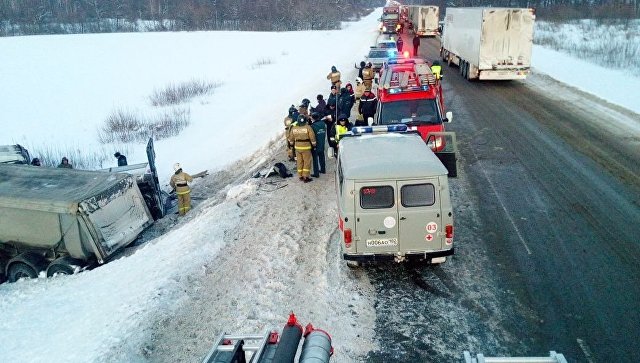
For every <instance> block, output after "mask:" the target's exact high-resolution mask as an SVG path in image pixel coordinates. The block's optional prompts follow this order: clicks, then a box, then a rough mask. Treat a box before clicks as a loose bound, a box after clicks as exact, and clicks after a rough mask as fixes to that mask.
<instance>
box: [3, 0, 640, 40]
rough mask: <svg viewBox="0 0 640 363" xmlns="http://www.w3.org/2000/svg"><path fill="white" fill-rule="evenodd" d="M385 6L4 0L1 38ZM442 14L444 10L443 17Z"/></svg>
mask: <svg viewBox="0 0 640 363" xmlns="http://www.w3.org/2000/svg"><path fill="white" fill-rule="evenodd" d="M385 2H386V1H384V0H327V1H318V0H0V36H6V35H24V34H57V33H95V32H122V31H143V30H152V31H168V30H171V31H178V30H250V31H288V30H311V29H337V28H339V27H340V22H341V21H345V20H350V19H358V18H359V17H360V16H362V15H364V14H366V13H368V11H370V10H371V8H373V7H378V6H383V5H384V4H385ZM401 2H402V3H403V4H414V5H421V4H422V5H439V6H440V7H441V8H442V9H444V8H445V7H447V6H505V7H535V8H536V9H537V14H538V16H539V18H541V19H549V20H566V19H573V18H596V19H603V18H636V17H638V16H639V15H640V0H502V1H481V0H448V1H444V0H423V1H401ZM442 13H444V11H443V12H442Z"/></svg>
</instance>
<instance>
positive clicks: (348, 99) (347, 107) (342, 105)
mask: <svg viewBox="0 0 640 363" xmlns="http://www.w3.org/2000/svg"><path fill="white" fill-rule="evenodd" d="M354 103H355V96H353V95H352V94H350V93H349V91H347V89H346V88H343V91H342V92H340V97H338V114H341V113H343V114H345V115H347V117H349V116H350V115H351V107H353V104H354Z"/></svg>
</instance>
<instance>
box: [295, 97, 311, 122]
mask: <svg viewBox="0 0 640 363" xmlns="http://www.w3.org/2000/svg"><path fill="white" fill-rule="evenodd" d="M310 103H311V101H309V99H308V98H305V99H303V100H302V102H301V103H300V106H298V114H300V115H304V117H305V118H306V119H307V121H309V118H310V117H311V116H310V115H309V104H310Z"/></svg>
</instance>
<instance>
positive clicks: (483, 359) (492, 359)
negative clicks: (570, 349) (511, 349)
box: [464, 350, 567, 363]
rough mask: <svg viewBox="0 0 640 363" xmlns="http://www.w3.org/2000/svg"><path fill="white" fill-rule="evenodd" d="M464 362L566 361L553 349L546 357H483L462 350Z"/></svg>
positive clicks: (549, 362)
mask: <svg viewBox="0 0 640 363" xmlns="http://www.w3.org/2000/svg"><path fill="white" fill-rule="evenodd" d="M464 361H465V363H567V360H566V359H565V358H564V355H562V354H560V353H556V352H554V351H550V352H549V356H548V357H485V356H484V355H482V354H478V355H477V356H476V357H475V358H472V357H471V354H470V353H469V352H468V351H466V350H465V351H464Z"/></svg>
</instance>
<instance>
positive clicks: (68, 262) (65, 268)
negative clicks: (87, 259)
mask: <svg viewBox="0 0 640 363" xmlns="http://www.w3.org/2000/svg"><path fill="white" fill-rule="evenodd" d="M83 265H84V262H82V261H79V260H76V259H74V258H72V257H71V256H64V257H60V258H58V259H57V260H55V261H53V262H51V264H50V265H49V267H47V277H52V276H55V275H73V274H74V273H75V271H76V268H79V267H81V266H83Z"/></svg>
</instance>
